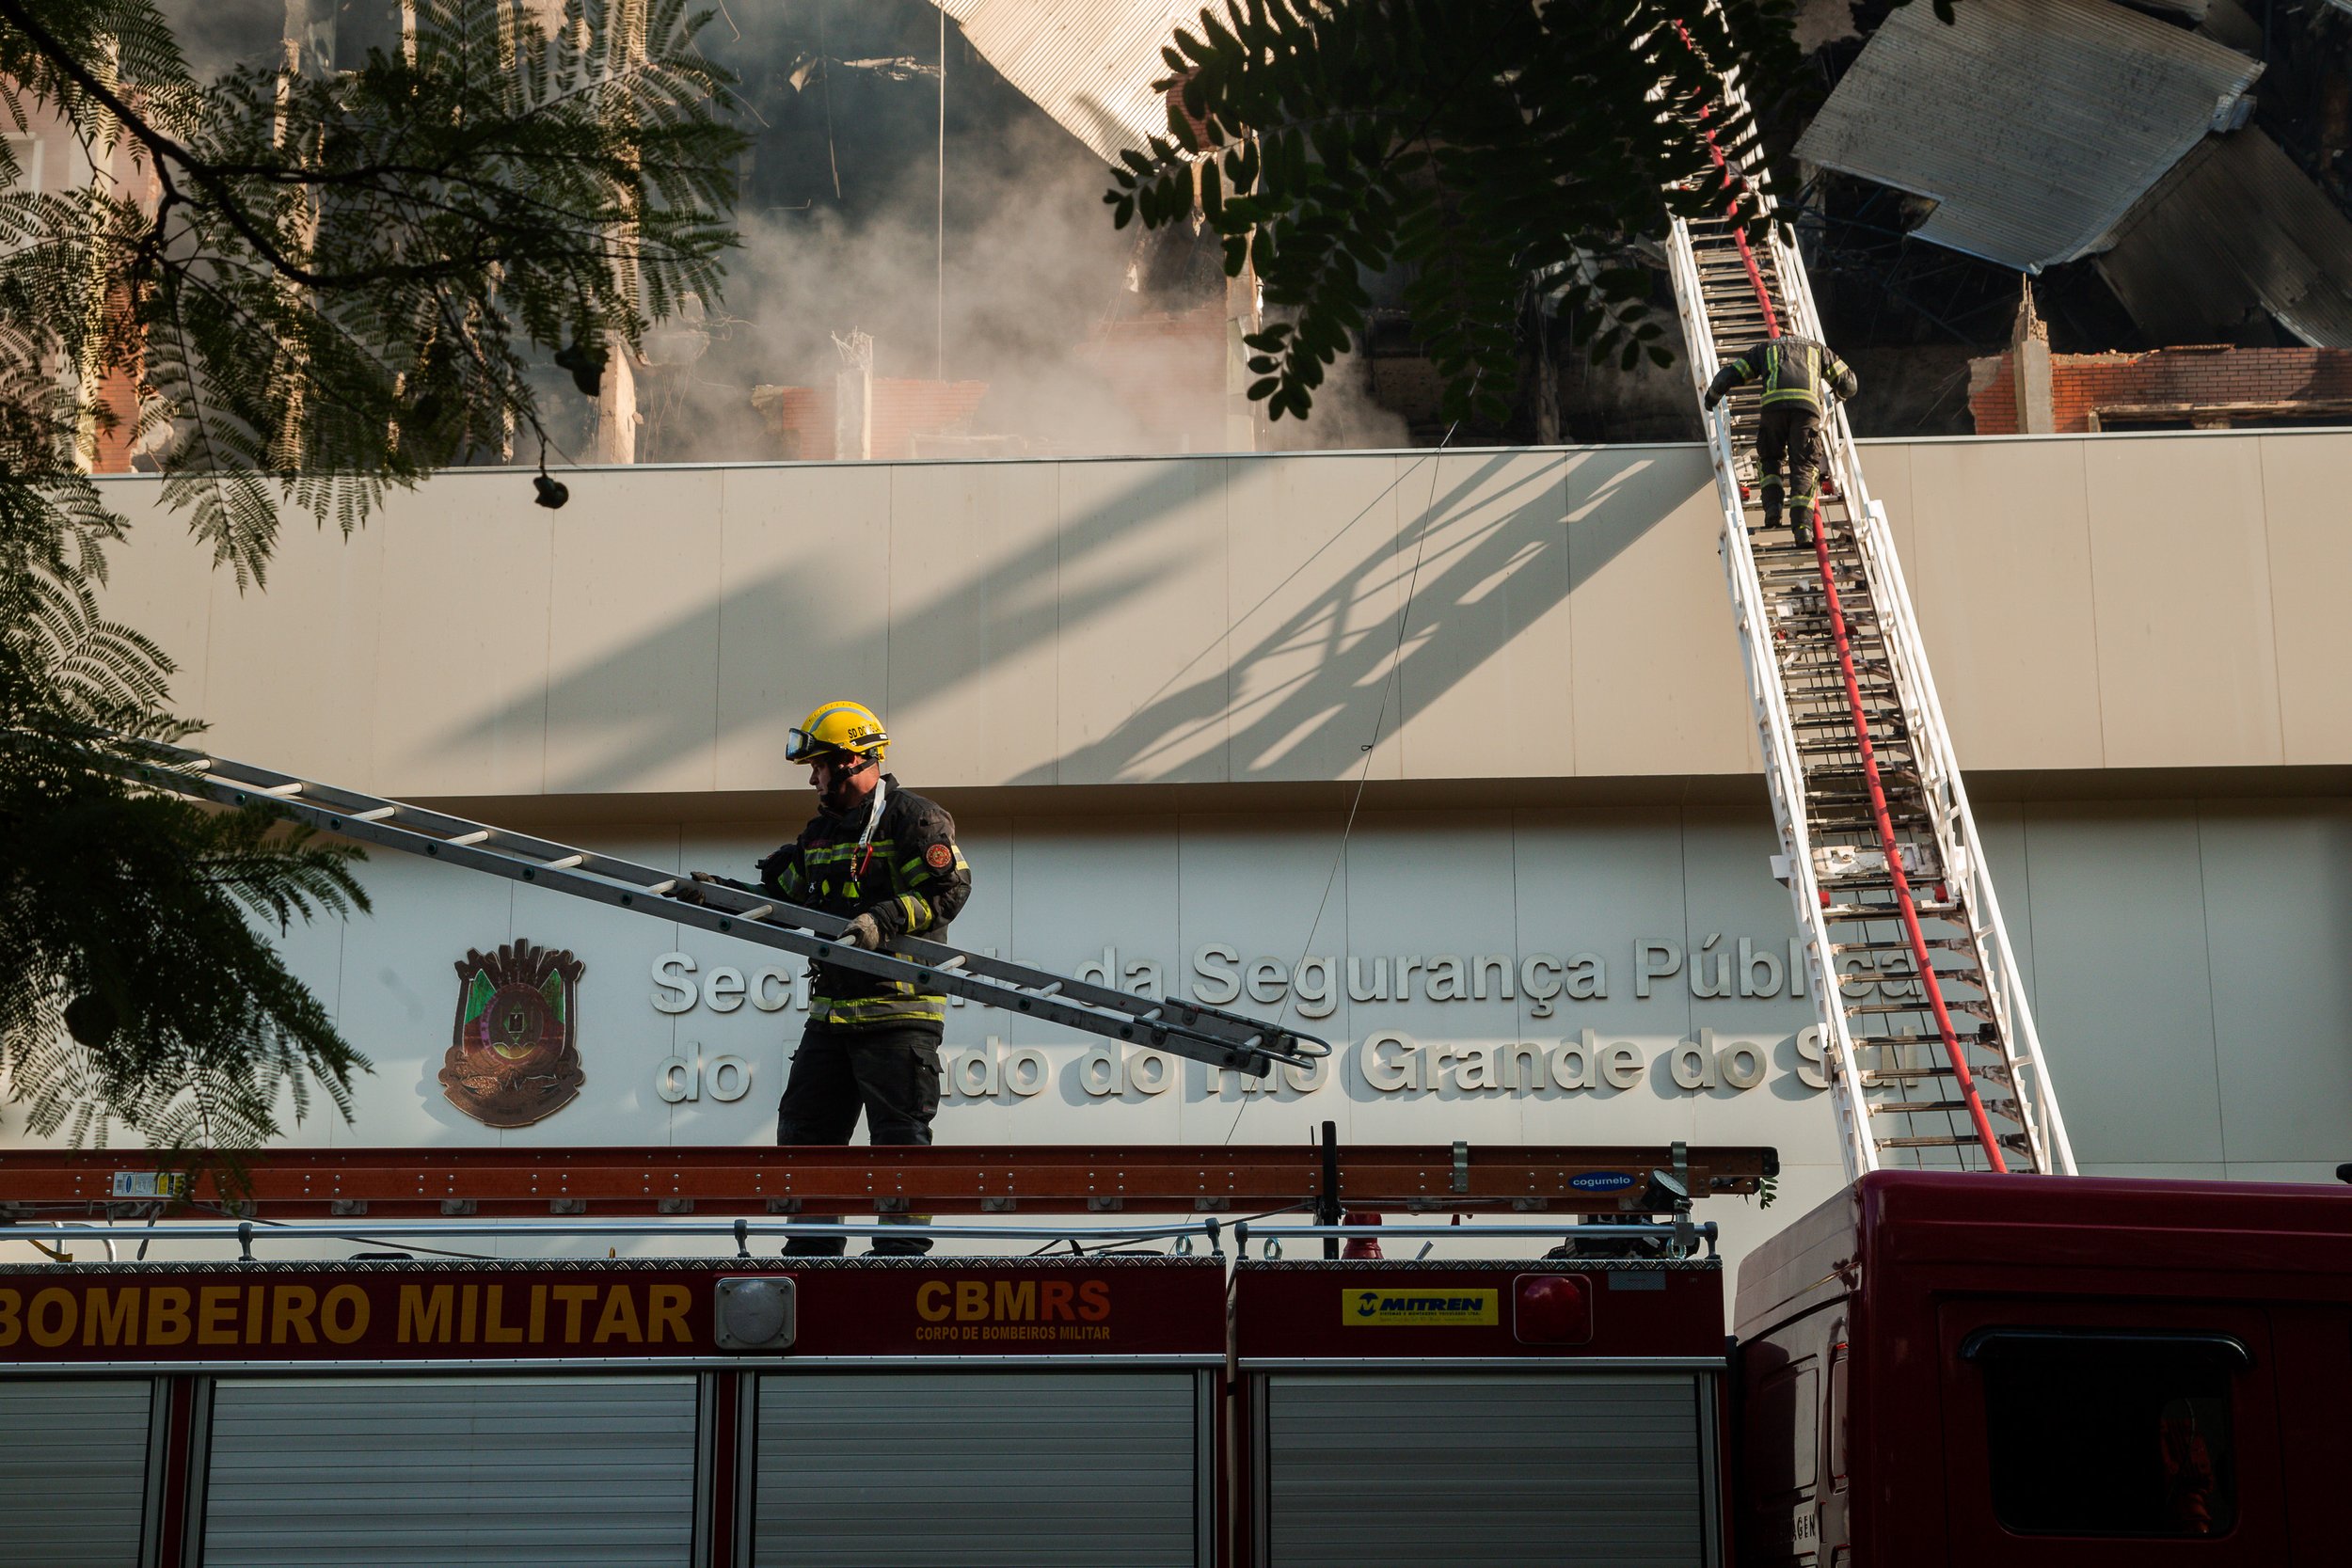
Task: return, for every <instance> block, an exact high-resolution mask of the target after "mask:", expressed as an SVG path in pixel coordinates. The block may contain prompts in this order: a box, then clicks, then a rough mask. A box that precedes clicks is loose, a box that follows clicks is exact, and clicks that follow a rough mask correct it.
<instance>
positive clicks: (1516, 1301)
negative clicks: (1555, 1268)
mask: <svg viewBox="0 0 2352 1568" xmlns="http://www.w3.org/2000/svg"><path fill="white" fill-rule="evenodd" d="M1511 1328H1512V1332H1513V1333H1514V1334H1515V1335H1516V1336H1517V1337H1518V1341H1519V1343H1520V1344H1523V1345H1581V1344H1584V1343H1587V1342H1588V1341H1590V1340H1591V1338H1592V1337H1593V1283H1592V1281H1591V1280H1590V1279H1588V1278H1586V1277H1585V1276H1584V1275H1581V1274H1523V1275H1519V1277H1518V1281H1517V1283H1516V1285H1515V1286H1514V1289H1513V1291H1512V1301H1511Z"/></svg>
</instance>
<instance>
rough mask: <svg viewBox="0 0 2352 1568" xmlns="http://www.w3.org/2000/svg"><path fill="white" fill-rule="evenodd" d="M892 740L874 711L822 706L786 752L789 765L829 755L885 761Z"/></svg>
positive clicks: (856, 705)
mask: <svg viewBox="0 0 2352 1568" xmlns="http://www.w3.org/2000/svg"><path fill="white" fill-rule="evenodd" d="M889 747H890V736H887V735H885V734H884V733H883V732H882V721H881V720H880V719H877V718H876V717H875V716H874V710H873V709H872V708H869V707H867V706H866V705H864V704H862V703H824V704H820V705H818V707H817V708H816V709H815V710H814V711H812V712H811V713H810V714H809V716H808V717H807V718H805V719H803V720H802V721H801V722H800V727H799V728H797V729H795V730H793V731H792V733H791V736H790V738H789V740H788V741H787V744H786V746H785V749H784V760H785V761H787V762H803V763H805V762H815V761H816V760H817V759H818V758H819V757H821V756H823V755H824V754H825V753H826V752H848V753H850V754H851V755H853V756H861V757H866V758H870V759H871V760H873V761H875V762H880V761H882V753H883V752H885V751H887V750H888V749H889Z"/></svg>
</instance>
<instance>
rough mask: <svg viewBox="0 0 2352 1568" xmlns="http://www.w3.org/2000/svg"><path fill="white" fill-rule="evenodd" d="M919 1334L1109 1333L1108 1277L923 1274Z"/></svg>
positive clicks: (1023, 1335) (995, 1336) (943, 1336)
mask: <svg viewBox="0 0 2352 1568" xmlns="http://www.w3.org/2000/svg"><path fill="white" fill-rule="evenodd" d="M914 1315H915V1316H916V1317H918V1318H920V1319H922V1320H923V1321H922V1323H921V1325H920V1326H918V1327H917V1328H916V1329H915V1331H914V1337H915V1338H917V1339H924V1340H935V1339H971V1340H990V1339H996V1340H1004V1339H1107V1338H1110V1337H1111V1330H1110V1316H1111V1287H1110V1281H1108V1280H1106V1279H965V1278H958V1279H927V1280H925V1281H924V1282H923V1283H922V1284H921V1285H920V1286H918V1287H916V1289H915V1291H914Z"/></svg>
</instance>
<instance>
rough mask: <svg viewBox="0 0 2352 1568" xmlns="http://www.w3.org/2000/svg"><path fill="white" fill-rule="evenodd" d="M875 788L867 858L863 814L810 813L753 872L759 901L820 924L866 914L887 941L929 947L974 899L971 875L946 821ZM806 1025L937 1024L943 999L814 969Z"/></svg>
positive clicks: (908, 796) (934, 810)
mask: <svg viewBox="0 0 2352 1568" xmlns="http://www.w3.org/2000/svg"><path fill="white" fill-rule="evenodd" d="M882 787H883V788H884V789H886V790H888V791H889V794H888V796H887V797H886V798H885V799H884V800H883V802H882V821H881V822H880V823H879V824H877V825H876V827H875V829H874V837H873V841H872V842H871V843H870V844H868V845H867V846H866V850H865V851H861V850H860V849H859V848H858V838H859V835H861V834H862V833H864V832H866V808H865V807H864V806H863V805H861V806H859V807H858V808H857V809H856V810H855V811H853V812H851V813H850V815H849V816H833V815H832V814H831V813H828V812H818V814H817V816H814V817H812V818H810V819H809V824H808V826H807V827H805V828H803V829H802V830H801V836H800V837H798V838H796V839H794V840H793V841H792V842H791V843H789V844H787V845H785V846H783V847H780V848H779V849H777V850H776V852H775V853H774V854H772V855H770V856H769V857H768V858H767V859H766V860H763V861H761V862H760V863H759V883H758V885H759V891H760V892H761V893H763V894H772V895H775V896H776V897H779V898H782V899H784V900H786V901H787V902H788V903H793V904H800V905H803V906H804V907H806V908H808V909H812V910H821V911H824V912H825V913H827V914H837V915H843V916H850V915H858V914H870V915H872V916H873V917H874V923H875V924H876V925H877V926H879V927H882V937H883V940H885V941H888V940H890V939H893V938H896V937H902V936H927V937H930V938H931V939H932V940H934V941H936V940H938V939H939V937H940V936H941V934H942V933H944V932H945V931H946V929H947V923H948V922H949V921H951V920H953V919H955V917H956V915H957V913H958V912H959V911H961V910H962V908H963V903H964V900H965V899H967V898H969V897H970V896H971V895H972V868H971V866H969V865H968V864H966V863H965V862H964V859H963V851H962V850H961V849H959V848H957V847H956V824H955V819H954V818H953V817H951V816H948V815H947V813H946V811H945V810H943V809H941V808H940V807H939V806H938V805H936V804H934V803H932V802H931V801H930V800H925V799H924V798H923V797H922V796H920V795H917V794H914V792H913V791H910V790H902V789H900V788H899V787H898V780H897V779H895V778H893V777H892V776H890V775H889V774H887V773H885V774H883V775H882ZM808 1017H809V1022H812V1023H822V1024H830V1025H832V1026H834V1027H835V1028H850V1029H857V1028H879V1027H883V1026H887V1025H892V1024H901V1023H907V1022H913V1021H915V1020H926V1019H928V1020H936V1021H941V1022H944V1021H945V1020H946V1017H947V999H946V997H945V996H941V995H935V994H932V993H930V992H927V991H922V990H917V989H916V988H915V986H914V983H913V982H912V981H906V980H885V979H882V977H881V976H879V975H874V974H861V973H859V972H858V971H856V970H853V969H840V968H836V967H835V966H834V965H832V964H826V963H819V964H818V965H817V966H816V967H815V969H814V970H813V971H812V972H811V974H810V975H809V999H808Z"/></svg>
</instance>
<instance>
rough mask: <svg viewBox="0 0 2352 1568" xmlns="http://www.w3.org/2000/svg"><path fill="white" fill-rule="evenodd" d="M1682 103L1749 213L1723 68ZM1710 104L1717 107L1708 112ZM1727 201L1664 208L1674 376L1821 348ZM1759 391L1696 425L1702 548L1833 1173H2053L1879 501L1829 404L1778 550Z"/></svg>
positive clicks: (1735, 95)
mask: <svg viewBox="0 0 2352 1568" xmlns="http://www.w3.org/2000/svg"><path fill="white" fill-rule="evenodd" d="M1743 108H1744V104H1743V103H1742V100H1741V97H1740V86H1739V79H1738V74H1737V72H1736V71H1734V72H1732V73H1729V74H1728V75H1727V77H1726V78H1725V80H1724V99H1723V103H1722V111H1718V112H1716V113H1714V114H1712V115H1710V113H1709V112H1708V111H1700V112H1698V113H1696V114H1694V115H1692V117H1691V123H1692V126H1693V128H1694V129H1695V130H1696V131H1697V132H1698V134H1700V135H1703V136H1704V137H1705V138H1706V140H1707V142H1708V146H1709V147H1710V149H1711V150H1712V152H1713V156H1714V159H1715V162H1716V164H1717V166H1718V167H1720V168H1722V169H1723V170H1724V172H1725V174H1726V175H1727V176H1728V177H1729V178H1730V180H1731V182H1733V184H1734V186H1735V188H1738V187H1740V186H1744V187H1745V189H1746V190H1747V191H1748V192H1749V193H1750V194H1751V195H1752V196H1753V197H1754V198H1756V202H1757V204H1758V205H1760V206H1761V208H1762V209H1763V211H1764V212H1765V213H1767V214H1770V213H1772V206H1773V203H1772V190H1771V187H1770V184H1769V182H1768V180H1767V175H1766V171H1765V168H1764V166H1763V162H1762V159H1761V157H1760V156H1758V155H1757V154H1756V151H1755V150H1754V144H1753V140H1752V139H1751V140H1750V141H1749V142H1748V143H1747V145H1746V146H1745V147H1744V148H1736V149H1733V150H1728V151H1727V150H1726V149H1725V148H1724V146H1723V145H1722V142H1721V141H1720V140H1719V138H1718V136H1717V135H1716V128H1717V127H1719V126H1723V125H1724V124H1726V123H1732V122H1740V121H1743V120H1744V119H1745V117H1744V114H1743V113H1742V112H1741V111H1742V110H1743ZM1724 111H1727V113H1726V112H1724ZM1750 227H1751V226H1748V225H1743V223H1742V222H1741V221H1740V215H1739V213H1738V210H1737V209H1736V208H1734V209H1729V210H1726V211H1725V213H1724V214H1723V215H1721V216H1717V217H1708V218H1695V219H1688V220H1686V219H1683V218H1679V217H1677V218H1676V219H1674V221H1673V232H1672V236H1671V243H1670V245H1669V250H1668V261H1669V265H1670V268H1671V270H1672V273H1673V277H1674V287H1675V298H1676V302H1677V307H1678V309H1679V311H1680V314H1681V320H1682V332H1683V340H1684V341H1685V342H1686V344H1687V345H1688V346H1689V351H1690V352H1689V360H1690V366H1691V374H1692V382H1693V386H1694V388H1697V389H1700V390H1703V389H1704V388H1706V386H1707V384H1708V382H1709V381H1711V380H1712V379H1713V378H1714V375H1715V372H1716V370H1717V368H1718V367H1719V366H1720V365H1721V364H1722V363H1723V362H1724V360H1725V359H1727V358H1731V357H1735V356H1738V355H1739V354H1740V353H1741V352H1742V351H1743V350H1744V349H1746V348H1747V347H1748V346H1749V345H1751V344H1753V343H1755V342H1756V341H1759V340H1761V339H1765V338H1769V337H1772V336H1776V335H1779V334H1783V333H1787V334H1790V335H1795V336H1802V337H1806V338H1811V339H1814V340H1816V341H1825V339H1824V334H1823V333H1822V330H1821V325H1820V312H1819V310H1818V309H1816V308H1815V306H1814V302H1813V293H1812V289H1811V287H1810V285H1809V284H1808V283H1807V281H1806V278H1805V272H1804V261H1803V260H1802V259H1801V258H1800V257H1799V255H1798V253H1797V250H1796V247H1795V245H1794V243H1793V239H1792V237H1791V236H1790V234H1789V233H1788V230H1787V229H1786V227H1785V225H1783V224H1782V223H1780V222H1778V221H1773V222H1770V223H1768V224H1765V225H1763V226H1761V232H1760V235H1758V236H1757V237H1755V238H1752V237H1751V236H1750V233H1749V231H1748V230H1749V228H1750ZM1759 402H1760V399H1759V393H1758V390H1757V389H1756V388H1755V387H1754V386H1750V387H1747V388H1740V389H1737V390H1735V391H1734V392H1733V393H1732V395H1731V396H1730V397H1728V398H1726V399H1725V400H1724V402H1723V403H1722V404H1719V405H1718V407H1717V410H1716V412H1715V413H1714V414H1713V415H1711V416H1709V417H1708V420H1707V436H1708V452H1709V455H1710V457H1711V459H1712V462H1713V465H1714V470H1715V488H1716V494H1717V496H1718V498H1719V499H1720V500H1721V502H1722V504H1723V524H1724V527H1723V538H1722V541H1721V545H1720V546H1719V547H1720V550H1721V553H1722V556H1723V562H1724V578H1725V579H1726V581H1727V583H1728V586H1729V588H1730V591H1731V601H1732V611H1733V616H1734V619H1735V621H1736V622H1737V625H1738V628H1739V634H1740V654H1741V657H1742V659H1743V661H1744V663H1745V665H1746V672H1747V683H1748V700H1749V705H1750V707H1751V709H1752V711H1753V713H1754V716H1755V720H1756V736H1757V739H1758V741H1759V743H1760V745H1761V748H1762V751H1763V756H1764V776H1765V781H1766V784H1768V786H1769V788H1770V791H1771V795H1772V815H1773V817H1774V820H1775V823H1776V825H1777V827H1778V830H1779V838H1780V852H1779V854H1777V855H1776V856H1774V857H1773V870H1774V874H1775V875H1776V876H1778V877H1779V878H1780V879H1782V880H1784V881H1785V882H1786V883H1787V884H1788V889H1789V892H1790V895H1792V897H1793V899H1794V901H1795V904H1796V915H1797V923H1798V926H1799V927H1800V929H1801V930H1802V931H1803V933H1804V949H1805V957H1806V965H1807V968H1808V971H1809V973H1810V975H1811V978H1812V982H1813V994H1814V996H1815V997H1816V998H1818V999H1819V1004H1820V1021H1821V1030H1822V1036H1823V1044H1824V1045H1825V1047H1826V1048H1827V1054H1828V1056H1829V1058H1830V1062H1831V1084H1832V1087H1833V1091H1834V1098H1835V1103H1836V1114H1837V1121H1838V1133H1839V1145H1840V1148H1841V1151H1842V1153H1843V1155H1844V1159H1845V1164H1846V1169H1847V1174H1848V1175H1849V1176H1850V1177H1853V1176H1859V1175H1861V1174H1862V1173H1864V1172H1866V1171H1872V1170H1877V1169H1880V1168H1882V1167H1883V1166H1904V1167H1923V1168H1928V1169H1942V1170H1976V1171H1996V1172H1998V1171H2029V1172H2042V1173H2056V1174H2063V1175H2072V1174H2074V1151H2073V1149H2072V1148H2071V1147H2070V1146H2069V1144H2068V1142H2067V1136H2066V1124H2065V1121H2064V1119H2063V1118H2062V1117H2060V1115H2059V1112H2058V1099H2057V1096H2056V1094H2055V1092H2054V1091H2053V1090H2052V1088H2051V1085H2050V1076H2049V1070H2048V1069H2047V1067H2046V1066H2045V1065H2044V1063H2043V1061H2042V1047H2041V1042H2040V1040H2039V1039H2038V1038H2037V1037H2036V1036H2035V1033H2034V1024H2033V1014H2032V1009H2031V1007H2030V1006H2028V1004H2027V1001H2026V989H2025V981H2024V975H2023V974H2022V972H2021V971H2020V970H2019V968H2018V965H2017V958H2016V955H2015V953H2014V952H2012V951H2011V949H2010V941H2009V932H2008V929H2007V928H2006V927H2004V925H2003V924H2002V920H2001V907H2000V902H1999V900H1998V899H1997V898H1996V897H1995V896H1994V891H1993V878H1992V867H1991V865H1990V863H1989V862H1988V859H1987V857H1986V855H1985V853H1984V848H1983V841H1982V839H1981V838H1980V837H1979V834H1978V832H1977V823H1976V818H1975V816H1974V815H1973V814H1972V813H1971V812H1970V810H1969V807H1968V792H1967V790H1966V788H1965V786H1964V785H1963V784H1962V782H1961V773H1960V765H1959V761H1958V759H1957V757H1956V756H1955V755H1954V753H1953V751H1952V740H1951V734H1950V731H1949V730H1948V729H1947V726H1946V724H1945V722H1944V711H1943V707H1942V705H1941V704H1940V703H1939V702H1938V701H1937V699H1936V692H1935V681H1934V678H1933V677H1932V676H1931V674H1930V673H1929V671H1928V660H1927V654H1926V651H1925V648H1924V646H1923V645H1922V643H1921V641H1920V637H1919V626H1918V620H1917V617H1916V616H1915V614H1914V613H1913V610H1912V604H1911V594H1910V592H1909V590H1908V589H1907V588H1906V587H1905V585H1904V581H1903V573H1902V565H1901V563H1900V562H1899V561H1898V560H1897V558H1896V553H1895V542H1894V537H1893V535H1892V533H1891V531H1889V529H1888V526H1887V519H1886V509H1885V507H1884V506H1883V504H1882V503H1881V502H1879V501H1877V500H1875V499H1872V498H1871V496H1870V492H1869V489H1868V486H1867V483H1865V481H1864V476H1863V472H1862V463H1861V456H1860V452H1859V451H1858V450H1857V448H1856V446H1855V443H1854V438H1853V431H1852V428H1851V424H1850V423H1849V422H1848V420H1847V418H1846V414H1845V410H1844V409H1843V408H1833V409H1830V410H1828V413H1827V417H1826V419H1825V420H1823V426H1822V440H1823V445H1824V447H1825V448H1826V451H1824V452H1823V453H1822V456H1823V459H1824V462H1823V473H1824V476H1825V478H1826V479H1827V480H1828V481H1829V483H1828V486H1827V488H1826V489H1825V491H1824V497H1823V499H1822V501H1821V503H1820V506H1819V507H1818V509H1817V511H1816V515H1815V519H1814V528H1813V542H1812V544H1811V545H1810V546H1801V545H1799V544H1798V543H1797V542H1796V536H1795V533H1794V531H1793V530H1792V529H1791V528H1790V527H1788V526H1787V525H1788V524H1790V523H1793V522H1796V521H1798V520H1799V519H1798V518H1797V516H1796V514H1795V512H1794V510H1793V508H1792V509H1791V510H1790V512H1789V513H1788V516H1787V517H1786V518H1785V519H1784V524H1783V526H1782V527H1779V528H1776V529H1773V530H1771V531H1767V530H1766V529H1765V528H1764V527H1763V524H1762V515H1763V513H1762V508H1761V506H1760V505H1756V504H1751V497H1752V487H1751V486H1750V485H1749V484H1748V483H1746V478H1747V474H1746V472H1745V471H1743V467H1742V465H1743V463H1744V464H1747V465H1750V466H1751V467H1752V465H1753V463H1754V457H1753V453H1754V452H1755V450H1756V421H1757V415H1758V410H1759Z"/></svg>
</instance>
